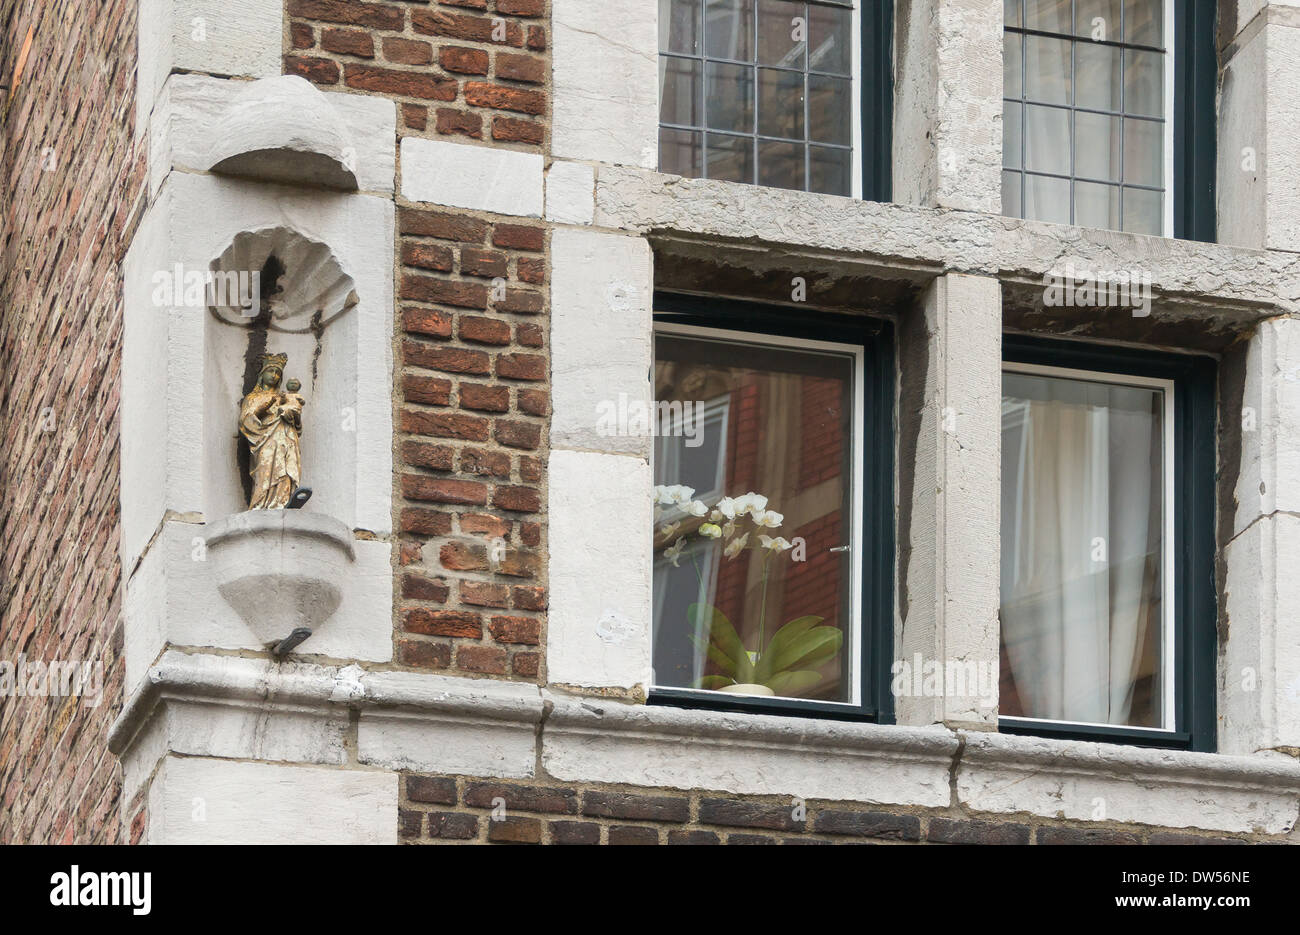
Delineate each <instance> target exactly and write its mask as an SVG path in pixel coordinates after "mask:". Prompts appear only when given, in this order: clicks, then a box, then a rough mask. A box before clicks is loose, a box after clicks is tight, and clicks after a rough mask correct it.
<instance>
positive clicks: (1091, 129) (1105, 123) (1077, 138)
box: [1074, 110, 1120, 182]
mask: <svg viewBox="0 0 1300 935" xmlns="http://www.w3.org/2000/svg"><path fill="white" fill-rule="evenodd" d="M1119 122H1120V118H1118V117H1108V116H1106V115H1105V114H1089V113H1086V112H1084V111H1081V110H1080V111H1076V112H1075V114H1074V174H1075V175H1077V176H1080V177H1082V178H1086V179H1106V180H1108V181H1115V182H1118V181H1119V180H1120V161H1119V152H1120V150H1119Z"/></svg>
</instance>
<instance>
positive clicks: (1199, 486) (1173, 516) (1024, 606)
mask: <svg viewBox="0 0 1300 935" xmlns="http://www.w3.org/2000/svg"><path fill="white" fill-rule="evenodd" d="M1212 374H1213V367H1212V365H1211V364H1209V363H1208V362H1206V361H1204V360H1202V359H1201V358H1195V357H1175V356H1172V355H1161V356H1157V355H1136V354H1132V353H1129V352H1124V353H1119V352H1117V351H1116V350H1115V349H1111V348H1107V349H1104V350H1103V349H1090V348H1083V347H1080V346H1077V345H1068V344H1063V343H1061V342H1050V343H1039V342H1033V341H1029V340H1027V339H1018V338H1008V339H1007V344H1006V363H1005V365H1004V368H1003V376H1002V558H1001V591H1002V609H1001V653H1002V658H1001V686H1000V691H999V714H1000V723H1001V726H1002V728H1003V729H1012V730H1016V729H1019V730H1022V731H1030V732H1047V733H1062V734H1066V735H1073V736H1085V737H1092V738H1094V739H1097V738H1110V739H1115V738H1119V739H1125V738H1127V739H1131V740H1134V741H1137V742H1143V743H1150V744H1156V745H1163V746H1184V747H1189V746H1190V747H1194V748H1196V749H1209V748H1211V747H1212V744H1213V731H1214V725H1213V701H1214V684H1213V678H1214V650H1213V646H1214V638H1215V625H1216V624H1215V617H1214V592H1213V582H1214V569H1213V565H1212V561H1213V548H1214V539H1213V531H1212V524H1213V509H1214V488H1213V483H1214V481H1213V468H1214V450H1213V418H1214V415H1213V376H1212Z"/></svg>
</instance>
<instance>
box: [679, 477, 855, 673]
mask: <svg viewBox="0 0 1300 935" xmlns="http://www.w3.org/2000/svg"><path fill="white" fill-rule="evenodd" d="M654 500H655V506H654V521H655V524H656V536H657V538H662V540H663V541H664V542H670V543H671V544H670V545H668V546H667V547H666V548H664V550H663V556H664V558H666V559H668V561H669V562H671V563H672V565H673V567H674V568H676V567H678V562H679V561H680V560H681V557H682V552H683V551H684V550H685V549H686V547H687V545H688V544H689V543H690V542H691V541H692V540H693V539H694V541H697V542H698V541H700V540H715V544H717V545H721V546H722V554H723V556H724V558H725V559H726V560H728V561H730V560H731V559H734V558H735V557H736V556H737V555H739V554H740V553H741V552H743V551H745V550H747V549H749V550H754V551H761V552H762V553H763V559H762V561H763V584H762V589H763V595H762V599H761V601H760V602H759V615H758V638H757V641H756V643H755V647H756V648H755V649H753V650H750V649H748V648H746V646H745V642H744V640H743V639H742V638H741V636H740V633H739V632H738V631H737V630H736V628H735V627H734V626H733V625H732V623H731V621H730V620H728V619H727V617H726V615H725V614H723V613H722V611H720V610H719V609H718V608H717V607H714V606H713V605H712V604H692V605H690V607H689V608H688V609H687V617H688V623H689V624H690V626H691V630H692V632H691V634H690V638H691V641H692V642H693V643H694V644H695V647H696V649H697V650H699V652H701V653H702V654H704V655H706V656H707V657H708V658H709V660H710V661H711V662H712V663H713V664H714V665H715V666H716V667H717V669H718V671H719V672H720V673H721V674H719V675H706V676H704V677H703V678H701V679H700V680H699V681H698V683H697V685H696V687H697V688H705V689H711V690H715V691H730V692H736V693H742V694H774V695H786V696H794V695H798V694H800V693H802V692H805V691H807V690H808V689H810V688H812V687H813V686H814V685H816V684H817V683H818V682H820V681H821V678H822V676H821V673H820V672H818V671H817V669H818V668H819V667H820V666H821V665H823V664H824V663H826V662H828V661H829V660H831V659H833V658H834V657H835V655H836V654H837V653H838V652H839V651H840V647H841V646H842V645H843V642H844V634H843V633H841V632H840V631H839V629H838V628H836V627H832V626H821V625H820V624H821V623H822V621H823V620H824V619H825V618H823V617H818V616H815V615H809V616H804V617H796V618H795V619H794V620H791V621H789V622H788V623H786V624H785V625H784V626H782V627H780V628H779V629H777V631H776V632H775V633H773V634H772V638H771V639H770V640H768V641H766V642H765V641H764V630H765V624H766V622H767V621H766V617H767V584H768V578H769V574H770V572H771V568H770V564H771V562H772V561H773V560H774V559H775V560H779V557H780V556H781V555H782V554H783V553H785V552H788V551H789V550H790V549H791V548H793V543H791V542H789V541H787V540H786V539H785V538H784V537H780V536H776V537H774V536H770V535H768V534H767V533H766V532H761V531H760V530H774V529H778V528H779V527H780V526H781V524H782V523H783V522H784V521H785V517H784V516H783V515H782V514H780V513H777V512H776V511H774V510H769V509H768V508H767V503H768V500H767V497H765V496H763V495H762V494H757V493H753V492H750V493H747V494H745V495H744V496H740V497H723V498H722V499H720V500H718V502H717V503H715V504H714V505H713V506H712V507H710V506H709V505H708V504H706V503H705V502H704V501H702V500H696V499H695V490H694V489H693V488H691V487H686V486H682V485H672V486H662V485H661V486H656V487H655V488H654ZM691 519H704V520H705V521H704V522H702V523H700V524H699V525H698V526H694V528H690V527H691V524H690V523H689V520H691ZM755 534H756V541H755V542H754V543H753V544H752V545H751V544H750V537H751V536H752V535H755ZM691 561H692V563H693V564H694V565H695V575H696V578H697V579H699V580H700V583H701V587H703V577H702V575H701V573H700V568H699V564H698V562H696V561H695V557H694V555H692V556H691Z"/></svg>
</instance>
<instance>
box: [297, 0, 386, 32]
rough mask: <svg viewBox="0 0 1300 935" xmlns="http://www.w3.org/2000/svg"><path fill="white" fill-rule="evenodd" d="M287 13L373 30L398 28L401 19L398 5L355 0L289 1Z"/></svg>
mask: <svg viewBox="0 0 1300 935" xmlns="http://www.w3.org/2000/svg"><path fill="white" fill-rule="evenodd" d="M288 9H289V15H290V16H293V17H302V18H303V19H317V20H324V21H325V22H328V23H346V24H348V25H351V26H370V27H372V28H374V29H391V30H400V29H401V28H402V23H403V22H404V20H405V16H404V13H403V11H402V10H401V9H400V8H398V7H392V6H386V5H380V4H378V3H359V2H356V0H289V4H288Z"/></svg>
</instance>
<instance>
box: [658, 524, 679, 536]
mask: <svg viewBox="0 0 1300 935" xmlns="http://www.w3.org/2000/svg"><path fill="white" fill-rule="evenodd" d="M681 525H682V524H681V523H665V524H664V525H663V526H661V527H660V528H659V535H661V536H664V537H668V536H671V535H672V534H673V533H675V532H676V531H677V530H678V529H680V528H681Z"/></svg>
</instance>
